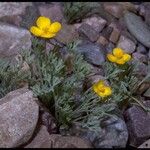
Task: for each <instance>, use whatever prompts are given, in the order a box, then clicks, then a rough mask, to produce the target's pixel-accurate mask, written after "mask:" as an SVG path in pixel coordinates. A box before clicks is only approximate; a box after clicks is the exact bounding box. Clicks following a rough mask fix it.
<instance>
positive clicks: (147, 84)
mask: <svg viewBox="0 0 150 150" xmlns="http://www.w3.org/2000/svg"><path fill="white" fill-rule="evenodd" d="M149 87H150V82H149V81H147V82H144V83H142V84H141V86H140V87H139V89H138V91H137V93H138V94H143V92H145V91H146V90H148V88H149ZM149 97H150V94H149Z"/></svg>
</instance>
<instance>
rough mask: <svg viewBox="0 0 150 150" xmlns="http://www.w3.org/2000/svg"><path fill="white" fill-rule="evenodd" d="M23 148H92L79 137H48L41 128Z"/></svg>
mask: <svg viewBox="0 0 150 150" xmlns="http://www.w3.org/2000/svg"><path fill="white" fill-rule="evenodd" d="M25 148H92V146H91V143H90V142H89V141H87V140H84V139H81V138H79V137H75V136H61V135H59V134H51V135H49V133H48V132H47V130H46V128H45V127H44V126H41V128H40V131H39V132H38V134H37V135H36V136H35V138H34V139H33V140H32V141H31V143H29V144H28V145H26V146H25Z"/></svg>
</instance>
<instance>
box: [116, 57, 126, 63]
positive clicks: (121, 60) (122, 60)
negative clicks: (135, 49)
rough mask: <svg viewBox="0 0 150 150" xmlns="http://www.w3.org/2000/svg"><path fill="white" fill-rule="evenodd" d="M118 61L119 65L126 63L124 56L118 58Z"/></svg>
mask: <svg viewBox="0 0 150 150" xmlns="http://www.w3.org/2000/svg"><path fill="white" fill-rule="evenodd" d="M116 63H117V64H119V65H123V64H124V63H125V61H124V59H123V58H121V59H118V60H117V61H116Z"/></svg>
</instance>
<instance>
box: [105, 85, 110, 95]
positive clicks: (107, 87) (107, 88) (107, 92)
mask: <svg viewBox="0 0 150 150" xmlns="http://www.w3.org/2000/svg"><path fill="white" fill-rule="evenodd" d="M111 94H112V90H111V88H110V87H109V86H105V95H106V96H109V95H111Z"/></svg>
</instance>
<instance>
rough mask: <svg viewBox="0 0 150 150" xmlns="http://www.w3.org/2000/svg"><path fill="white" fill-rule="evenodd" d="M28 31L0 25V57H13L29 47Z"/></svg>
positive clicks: (29, 35)
mask: <svg viewBox="0 0 150 150" xmlns="http://www.w3.org/2000/svg"><path fill="white" fill-rule="evenodd" d="M30 39H31V34H30V33H29V31H27V30H25V29H22V28H17V27H14V26H11V25H7V24H4V23H0V57H1V58H2V57H12V56H15V55H16V54H17V53H18V52H20V51H21V50H22V49H26V50H28V49H29V48H30V47H31V40H30Z"/></svg>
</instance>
